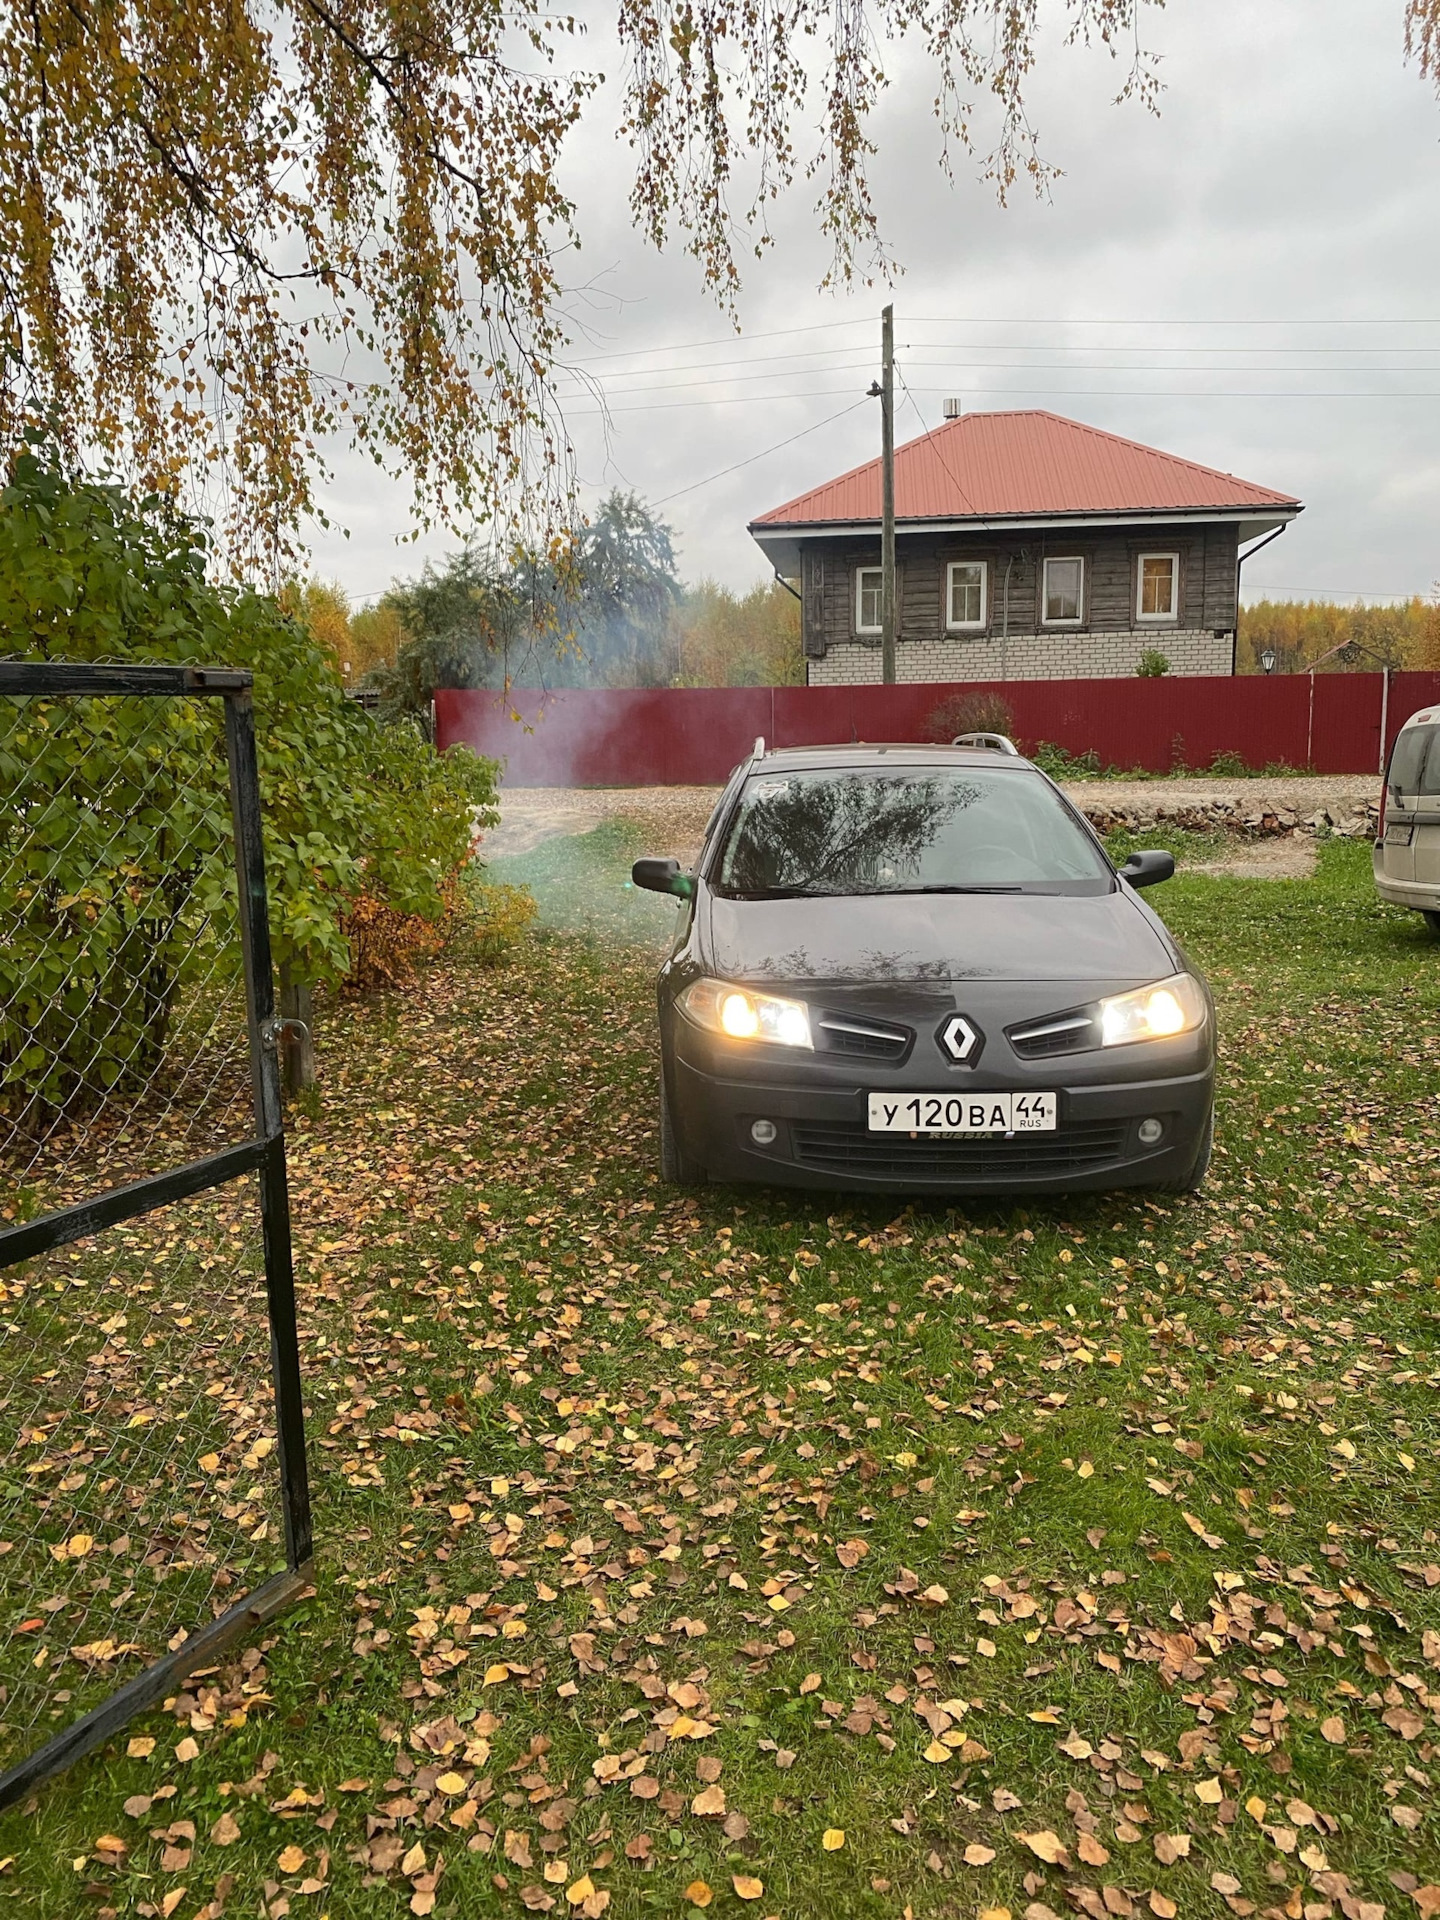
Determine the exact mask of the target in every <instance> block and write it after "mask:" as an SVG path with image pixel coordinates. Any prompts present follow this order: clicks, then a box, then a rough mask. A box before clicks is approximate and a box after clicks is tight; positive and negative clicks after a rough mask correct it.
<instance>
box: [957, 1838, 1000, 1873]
mask: <svg viewBox="0 0 1440 1920" xmlns="http://www.w3.org/2000/svg"><path fill="white" fill-rule="evenodd" d="M964 1857H965V1864H966V1866H967V1867H988V1866H989V1864H990V1862H991V1861H992V1860H993V1859H994V1858H995V1849H994V1847H987V1846H986V1845H985V1844H984V1843H983V1842H982V1841H980V1840H972V1841H971V1842H970V1844H969V1846H968V1847H966V1849H965V1856H964Z"/></svg>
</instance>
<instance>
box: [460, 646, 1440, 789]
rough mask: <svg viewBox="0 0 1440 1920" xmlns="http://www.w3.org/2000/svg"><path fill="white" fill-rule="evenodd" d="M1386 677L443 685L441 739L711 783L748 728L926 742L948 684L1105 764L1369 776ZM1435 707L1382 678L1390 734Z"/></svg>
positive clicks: (599, 770)
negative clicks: (548, 687) (1236, 765)
mask: <svg viewBox="0 0 1440 1920" xmlns="http://www.w3.org/2000/svg"><path fill="white" fill-rule="evenodd" d="M1382 681H1383V676H1382V675H1381V674H1378V673H1325V674H1316V675H1315V677H1314V681H1313V692H1312V681H1311V679H1310V676H1309V675H1306V674H1293V675H1292V674H1286V675H1279V676H1276V677H1275V678H1273V679H1268V680H1267V679H1261V678H1258V677H1254V678H1252V677H1248V676H1247V677H1244V678H1239V679H1222V678H1205V679H1175V678H1171V677H1169V676H1167V677H1165V678H1163V679H1160V680H1140V679H1133V680H1012V681H1007V682H1006V683H1005V684H1004V685H1003V686H996V685H994V684H990V683H987V684H986V685H985V686H983V687H974V688H967V687H963V686H933V685H923V686H900V687H873V686H872V687H685V688H665V689H659V690H648V689H641V690H638V691H628V690H627V691H617V692H592V691H590V690H588V689H571V688H566V689H564V690H562V691H559V692H556V693H549V694H542V693H537V692H528V691H527V692H519V693H515V694H513V695H509V696H502V695H500V694H494V693H473V692H458V691H442V692H440V693H437V694H436V696H435V720H436V734H437V738H438V740H439V744H440V745H441V746H442V747H448V746H454V745H456V744H457V743H463V744H464V745H466V746H469V747H473V748H474V749H475V751H476V752H477V753H484V754H490V755H493V756H495V757H496V758H498V759H501V760H503V761H504V762H505V768H506V770H505V779H506V782H507V784H508V785H510V786H518V787H542V786H554V787H647V786H714V785H717V784H718V783H720V782H721V781H723V780H724V779H725V778H726V776H727V775H728V774H729V772H730V769H731V768H732V767H733V766H734V765H735V764H736V762H737V761H738V760H740V759H742V758H743V757H744V755H745V754H746V753H747V752H748V751H749V749H750V746H751V743H752V742H753V741H754V739H755V736H756V735H757V734H763V735H764V736H765V739H766V741H767V742H768V743H769V744H770V745H771V746H781V747H785V746H806V745H828V744H830V743H831V742H834V741H848V740H920V739H923V738H924V737H925V728H926V722H927V720H928V719H929V717H930V715H931V714H932V713H933V712H934V710H935V708H936V707H937V706H938V705H939V704H940V703H941V702H942V701H943V700H947V699H949V698H950V697H951V696H952V695H954V694H957V693H965V692H985V693H999V694H1001V695H1003V697H1004V699H1005V700H1006V701H1007V702H1008V703H1009V705H1010V708H1011V711H1012V712H1013V713H1014V715H1015V732H1016V735H1017V737H1018V739H1019V740H1020V742H1021V743H1022V745H1024V746H1026V747H1034V746H1035V745H1037V744H1038V743H1039V742H1040V741H1042V740H1048V741H1053V742H1054V744H1055V745H1056V746H1060V747H1064V748H1066V749H1067V750H1068V751H1069V752H1071V753H1085V752H1088V751H1090V750H1091V749H1093V750H1094V751H1095V752H1096V753H1097V754H1098V755H1099V756H1100V759H1101V761H1102V763H1104V764H1106V765H1113V766H1117V767H1145V768H1148V769H1149V770H1150V771H1152V772H1156V773H1163V772H1165V771H1166V770H1167V769H1168V768H1170V767H1172V766H1177V765H1184V766H1189V767H1204V766H1207V765H1208V764H1209V762H1210V761H1211V760H1212V759H1213V758H1214V757H1215V755H1216V754H1217V753H1236V754H1239V755H1240V757H1241V758H1242V759H1243V760H1244V761H1245V762H1246V763H1247V764H1248V765H1249V766H1252V767H1264V766H1266V765H1268V764H1270V763H1271V762H1274V761H1283V762H1285V763H1286V764H1288V765H1290V766H1292V767H1305V766H1307V765H1308V766H1311V767H1313V768H1314V770H1315V771H1316V772H1317V773H1374V772H1376V770H1377V768H1378V765H1379V759H1380V708H1381V700H1382ZM1431 703H1434V704H1437V705H1440V673H1397V674H1394V675H1392V676H1391V681H1390V700H1389V715H1388V724H1387V726H1386V735H1387V744H1388V742H1389V741H1393V739H1394V737H1395V734H1396V732H1397V731H1398V730H1399V728H1400V725H1401V723H1402V722H1403V721H1404V720H1405V719H1406V718H1407V717H1408V716H1409V715H1410V714H1412V713H1414V712H1415V711H1416V709H1417V708H1419V707H1423V706H1426V705H1428V704H1431Z"/></svg>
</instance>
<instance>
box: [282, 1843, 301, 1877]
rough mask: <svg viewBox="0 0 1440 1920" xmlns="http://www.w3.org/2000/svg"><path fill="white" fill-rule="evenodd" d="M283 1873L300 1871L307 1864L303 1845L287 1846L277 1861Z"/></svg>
mask: <svg viewBox="0 0 1440 1920" xmlns="http://www.w3.org/2000/svg"><path fill="white" fill-rule="evenodd" d="M277 1864H278V1865H279V1868H280V1871H281V1872H282V1873H298V1872H299V1871H300V1869H301V1867H303V1866H304V1864H305V1849H304V1848H303V1847H294V1846H291V1847H286V1848H285V1850H284V1852H283V1853H282V1854H281V1855H280V1859H279V1861H278V1863H277Z"/></svg>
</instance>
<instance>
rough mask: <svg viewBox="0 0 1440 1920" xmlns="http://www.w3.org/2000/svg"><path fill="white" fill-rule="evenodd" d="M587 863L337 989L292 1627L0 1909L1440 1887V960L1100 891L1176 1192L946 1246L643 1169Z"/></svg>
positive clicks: (1076, 1902)
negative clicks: (1145, 926)
mask: <svg viewBox="0 0 1440 1920" xmlns="http://www.w3.org/2000/svg"><path fill="white" fill-rule="evenodd" d="M633 851H634V849H633V848H632V846H631V845H630V844H629V840H628V838H627V833H626V830H625V829H624V828H623V827H621V828H616V827H610V828H606V829H603V830H602V831H601V833H599V834H597V835H593V836H588V837H587V839H586V840H585V841H584V842H574V841H572V842H552V843H549V844H548V845H547V846H545V847H542V848H540V849H538V850H537V852H536V853H535V854H533V855H530V856H527V858H526V860H525V861H524V862H512V863H509V871H507V873H506V875H505V877H507V878H512V879H513V878H516V877H520V875H521V873H522V871H523V872H524V873H525V874H528V876H529V877H530V878H532V879H533V880H534V881H535V884H536V886H537V889H538V890H539V892H540V894H541V897H542V903H543V905H544V908H545V910H546V913H547V916H548V919H549V923H550V924H548V925H545V926H542V927H541V928H540V930H538V931H536V932H535V933H533V934H531V935H530V936H528V937H527V938H526V940H525V941H524V942H523V943H522V945H521V946H520V947H519V948H518V949H516V950H515V952H514V953H513V954H512V955H511V957H510V959H509V960H508V961H507V962H506V963H505V964H504V965H503V966H500V967H491V968H482V967H478V966H470V965H466V964H462V963H460V962H453V963H450V964H448V965H447V964H442V965H441V966H440V967H439V968H437V970H436V971H434V972H433V973H432V974H431V976H430V977H429V979H428V980H427V982H426V983H425V985H424V986H423V987H422V988H420V989H418V990H417V991H415V992H414V993H411V994H408V995H395V996H391V997H388V998H385V999H381V1000H376V1001H371V1002H367V1003H361V1004H345V1005H341V1006H340V1007H338V1008H335V1009H333V1010H332V1011H331V1013H330V1016H329V1018H328V1020H327V1021H326V1023H325V1025H324V1028H323V1030H322V1033H321V1059H322V1063H323V1071H324V1076H325V1084H324V1086H323V1088H322V1089H321V1092H320V1097H319V1099H318V1100H317V1101H316V1103H315V1105H314V1108H313V1110H312V1111H311V1112H309V1113H306V1114H301V1115H299V1116H297V1119H296V1124H295V1126H294V1131H293V1138H292V1178H293V1181H294V1186H295V1194H296V1202H295V1205H296V1230H297V1248H298V1260H299V1269H300V1276H301V1281H302V1322H303V1339H304V1346H305V1370H306V1376H307V1381H308V1391H309V1408H310V1432H311V1444H312V1460H313V1475H314V1480H315V1489H316V1504H317V1526H318V1534H319V1539H320V1541H321V1543H322V1545H321V1554H320V1573H319V1587H318V1591H317V1593H316V1596H315V1598H314V1600H313V1601H312V1602H310V1603H309V1604H308V1605H306V1606H305V1607H303V1608H302V1609H300V1610H299V1611H297V1612H296V1613H294V1614H292V1615H291V1616H289V1617H288V1618H286V1619H285V1620H283V1621H281V1622H279V1623H277V1624H275V1625H274V1626H272V1627H270V1628H269V1629H267V1630H266V1632H265V1635H264V1637H263V1641H262V1642H261V1643H258V1644H259V1645H260V1646H263V1664H262V1665H260V1666H259V1667H258V1668H257V1667H256V1666H255V1665H254V1664H253V1654H252V1664H251V1667H250V1669H249V1670H248V1672H247V1673H246V1674H245V1675H244V1676H243V1684H244V1685H248V1687H249V1691H248V1692H245V1691H243V1690H242V1675H241V1672H240V1669H239V1666H238V1662H237V1664H236V1666H235V1667H234V1668H230V1669H227V1670H225V1671H223V1672H221V1673H219V1674H216V1675H213V1676H209V1677H205V1678H202V1679H200V1680H197V1681H196V1682H194V1683H192V1687H191V1690H190V1691H189V1692H188V1693H187V1694H186V1695H184V1696H182V1697H181V1698H180V1699H179V1700H178V1701H177V1702H175V1703H174V1707H173V1710H172V1711H171V1712H170V1713H160V1712H156V1713H153V1714H151V1715H149V1716H147V1717H146V1718H145V1719H144V1720H142V1721H140V1722H137V1723H136V1724H134V1725H133V1726H132V1727H131V1728H130V1729H128V1731H127V1733H126V1734H125V1735H122V1736H121V1737H120V1738H118V1739H117V1740H116V1741H115V1742H113V1743H112V1744H111V1746H110V1747H109V1748H107V1749H106V1750H105V1751H103V1752H102V1753H100V1754H97V1755H95V1756H93V1757H91V1758H90V1759H88V1760H86V1761H84V1762H83V1763H81V1764H80V1765H79V1766H78V1767H76V1768H75V1769H74V1770H73V1772H72V1773H71V1774H69V1775H68V1776H67V1777H65V1778H63V1779H62V1780H60V1781H58V1782H55V1783H52V1784H51V1785H49V1786H48V1787H46V1788H44V1789H43V1790H42V1791H40V1792H39V1793H38V1794H37V1795H36V1796H35V1799H34V1801H33V1802H32V1803H31V1804H30V1805H29V1806H27V1807H26V1808H25V1809H24V1810H17V1811H14V1812H12V1813H10V1814H9V1815H7V1816H5V1817H4V1818H3V1820H0V1856H10V1864H9V1865H8V1866H7V1867H6V1869H5V1870H4V1872H3V1873H0V1913H10V1912H13V1913H16V1914H20V1913H24V1914H35V1915H43V1916H46V1917H47V1920H49V1917H50V1916H58V1915H68V1914H71V1913H89V1914H101V1915H103V1914H107V1913H108V1914H115V1915H120V1914H125V1915H129V1914H141V1915H153V1914H162V1915H167V1916H168V1915H175V1916H177V1917H178V1920H195V1916H197V1915H201V1914H203V1915H206V1916H214V1915H217V1914H218V1913H220V1912H221V1911H222V1910H223V1911H224V1912H225V1913H227V1914H230V1915H242V1914H243V1915H245V1916H253V1915H262V1914H268V1915H269V1916H271V1917H272V1920H279V1917H280V1916H281V1915H283V1914H285V1913H286V1912H289V1913H291V1914H294V1915H304V1916H312V1915H313V1916H315V1917H316V1920H320V1916H324V1915H328V1916H330V1917H331V1920H342V1916H343V1920H362V1917H364V1916H371V1915H378V1916H390V1915H403V1914H405V1913H406V1912H413V1913H416V1914H420V1915H423V1914H426V1913H434V1914H437V1915H447V1914H450V1915H455V1916H466V1917H467V1920H468V1917H469V1916H476V1915H519V1914H523V1913H526V1912H553V1913H554V1914H556V1915H557V1916H561V1915H570V1914H581V1915H593V1914H598V1913H601V1912H608V1913H609V1914H611V1915H614V1916H630V1915H637V1916H639V1915H645V1914H651V1913H657V1914H663V1915H670V1916H677V1917H679V1916H688V1915H691V1914H694V1913H697V1912H703V1911H705V1910H706V1909H707V1908H708V1909H710V1911H711V1912H712V1913H715V1914H734V1915H741V1914H752V1915H756V1916H764V1915H771V1914H775V1915H781V1916H783V1917H784V1920H801V1917H802V1916H812V1915H845V1916H851V1915H853V1916H871V1915H873V1916H882V1915H883V1916H896V1917H897V1920H898V1917H899V1916H901V1915H904V1914H912V1915H914V1916H916V1917H917V1920H918V1917H919V1916H942V1915H963V1916H965V1917H966V1920H972V1916H975V1915H977V1914H981V1913H989V1914H990V1915H991V1916H994V1915H995V1914H996V1912H997V1910H1008V1912H1009V1914H1011V1915H1013V1916H1015V1920H1020V1916H1022V1915H1026V1914H1028V1915H1029V1916H1030V1920H1048V1916H1049V1915H1051V1914H1064V1913H1066V1912H1069V1911H1079V1912H1083V1913H1086V1914H1093V1915H1096V1916H1102V1915H1106V1914H1113V1915H1117V1916H1124V1915H1128V1914H1131V1913H1132V1912H1140V1911H1142V1910H1143V1911H1146V1912H1150V1913H1153V1914H1155V1915H1157V1916H1160V1917H1161V1920H1165V1916H1171V1915H1176V1914H1179V1915H1183V1916H1185V1920H1189V1916H1192V1915H1207V1914H1215V1915H1217V1916H1218V1915H1222V1914H1223V1913H1224V1912H1225V1911H1226V1910H1227V1909H1228V1910H1230V1911H1233V1912H1235V1913H1237V1914H1240V1915H1246V1914H1250V1913H1259V1914H1262V1915H1267V1916H1276V1915H1284V1916H1286V1920H1325V1916H1328V1915H1330V1914H1331V1913H1332V1912H1340V1913H1343V1914H1344V1915H1345V1916H1346V1920H1380V1916H1381V1915H1382V1914H1389V1915H1391V1916H1392V1917H1393V1916H1397V1915H1411V1914H1418V1915H1420V1916H1422V1920H1423V1917H1425V1916H1428V1915H1430V1914H1432V1913H1434V1912H1435V1911H1437V1909H1440V1884H1437V1883H1440V1818H1437V1813H1436V1805H1435V1794H1434V1787H1433V1783H1434V1780H1435V1777H1436V1772H1437V1769H1440V1540H1437V1531H1436V1530H1437V1528H1440V1503H1437V1497H1436V1487H1437V1471H1440V1407H1437V1397H1436V1388H1437V1386H1440V1358H1437V1354H1436V1334H1437V1309H1440V1291H1437V1288H1440V1219H1437V1215H1440V1205H1437V1203H1440V1099H1437V1087H1440V1076H1437V1069H1440V944H1437V943H1436V942H1434V941H1433V940H1432V939H1431V938H1430V937H1429V936H1428V935H1426V934H1425V933H1424V931H1423V929H1422V927H1421V924H1420V922H1419V920H1418V918H1417V917H1415V916H1404V915H1401V914H1398V913H1393V912H1390V911H1388V910H1386V909H1383V908H1381V907H1379V906H1378V905H1377V904H1376V902H1375V900H1374V897H1373V893H1372V891H1371V889H1370V885H1369V879H1368V849H1367V848H1365V847H1364V846H1354V845H1350V844H1339V843H1336V844H1329V845H1326V846H1324V847H1323V848H1322V851H1321V863H1320V869H1319V872H1318V874H1317V876H1316V878H1315V879H1314V880H1311V881H1294V882H1267V881H1251V882H1246V881H1236V880H1207V879H1200V878H1192V879H1186V878H1184V877H1183V875H1182V877H1181V878H1179V879H1177V880H1176V881H1174V882H1172V883H1171V884H1170V885H1169V886H1168V887H1166V888H1164V889H1162V890H1161V891H1160V892H1159V893H1158V894H1157V895H1153V896H1151V897H1152V898H1155V899H1156V900H1157V902H1158V904H1160V906H1161V907H1162V910H1163V911H1164V912H1165V913H1166V915H1167V917H1168V919H1169V921H1170V923H1171V925H1172V926H1173V927H1174V928H1175V929H1176V931H1177V932H1178V933H1179V935H1180V937H1181V938H1182V939H1183V940H1184V941H1185V942H1186V943H1187V945H1188V947H1189V949H1190V951H1191V953H1192V954H1193V955H1194V957H1195V959H1196V960H1197V961H1198V962H1199V964H1201V965H1202V966H1203V967H1204V968H1205V969H1206V970H1207V971H1208V973H1209V975H1210V978H1211V980H1212V982H1213V984H1214V986H1215V989H1216V992H1217V995H1218V998H1219V1002H1220V1006H1221V1009H1222V1023H1223V1028H1222V1038H1223V1080H1222V1091H1221V1097H1220V1113H1219V1131H1218V1142H1217V1152H1216V1160H1215V1166H1214V1171H1213V1174H1212V1179H1211V1182H1210V1185H1209V1187H1208V1188H1207V1190H1206V1192H1205V1194H1204V1195H1203V1196H1202V1197H1200V1198H1198V1199H1196V1200H1193V1201H1192V1200H1175V1199H1169V1198H1147V1197H1145V1196H1143V1195H1133V1196H1117V1197H1109V1198H1106V1197H1099V1198H1093V1199H1091V1198H1082V1199H1074V1200H1064V1201H1044V1200H1036V1201H1031V1202H1029V1203H1027V1204H1025V1205H1023V1206H1012V1205H990V1206H977V1205H966V1206H963V1207H955V1208H948V1209H947V1208H941V1207H937V1206H933V1205H929V1204H916V1205H910V1204H904V1203H901V1202H899V1201H893V1202H890V1203H888V1204H887V1203H883V1202H878V1201H875V1202H872V1201H863V1202H852V1201H848V1200H844V1199H840V1198H826V1197H823V1196H822V1197H819V1198H816V1197H806V1196H804V1195H799V1194H786V1193H783V1192H766V1191H760V1190H743V1191H742V1190H738V1189H731V1188H718V1189H710V1190H705V1191H702V1192H698V1193H693V1194H692V1193H676V1192H672V1191H668V1190H666V1189H664V1188H662V1187H661V1186H660V1185H659V1184H658V1181H657V1178H656V1174H655V1168H654V1158H655V1132H654V1106H655V1101H654V1089H655V1049H654V1044H653V1018H654V1016H653V1004H654V1003H653V989H652V973H653V967H654V943H655V940H656V938H657V937H660V936H663V933H664V930H665V928H666V926H667V925H668V923H669V917H670V914H671V911H672V909H670V908H669V907H668V905H667V904H666V903H664V902H660V901H657V900H654V899H653V898H651V897H649V896H637V895H635V894H634V892H633V890H630V891H627V889H626V888H625V886H624V871H625V865H626V862H627V861H628V859H629V857H630V855H631V853H632V852H633ZM637 939H638V940H645V941H648V942H649V943H650V944H649V947H648V949H647V948H646V947H644V946H639V945H636V944H632V943H633V942H634V941H636V940H637ZM58 1577H59V1576H57V1578H58ZM76 1577H77V1578H78V1577H79V1576H78V1575H77V1576H76ZM28 1604H29V1597H28V1596H23V1595H21V1596H16V1595H10V1596H7V1597H6V1600H5V1605H6V1608H7V1609H11V1608H12V1607H19V1606H22V1605H28ZM177 1747H178V1748H179V1749H180V1755H181V1756H183V1755H186V1754H189V1755H191V1756H192V1757H189V1758H184V1757H178V1756H177ZM102 1839H103V1841H104V1844H97V1843H99V1842H101V1841H102ZM182 1889H183V1891H182Z"/></svg>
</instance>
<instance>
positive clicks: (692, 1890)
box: [684, 1880, 715, 1907]
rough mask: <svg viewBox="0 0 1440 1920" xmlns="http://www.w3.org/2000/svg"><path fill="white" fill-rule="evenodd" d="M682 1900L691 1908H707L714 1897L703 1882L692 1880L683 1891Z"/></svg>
mask: <svg viewBox="0 0 1440 1920" xmlns="http://www.w3.org/2000/svg"><path fill="white" fill-rule="evenodd" d="M684 1898H685V1899H687V1900H688V1901H689V1902H690V1904H691V1906H692V1907H708V1906H709V1904H710V1902H711V1901H712V1900H713V1899H714V1898H715V1895H714V1894H713V1893H712V1892H711V1890H710V1888H709V1887H708V1886H706V1884H705V1882H704V1881H703V1880H692V1881H691V1882H690V1884H689V1886H688V1887H686V1889H685V1893H684Z"/></svg>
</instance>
